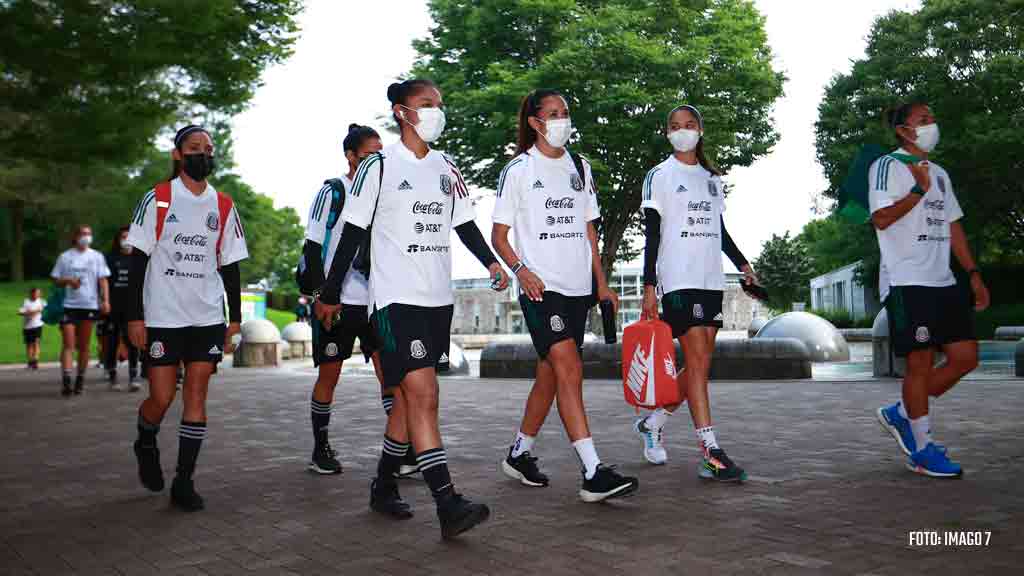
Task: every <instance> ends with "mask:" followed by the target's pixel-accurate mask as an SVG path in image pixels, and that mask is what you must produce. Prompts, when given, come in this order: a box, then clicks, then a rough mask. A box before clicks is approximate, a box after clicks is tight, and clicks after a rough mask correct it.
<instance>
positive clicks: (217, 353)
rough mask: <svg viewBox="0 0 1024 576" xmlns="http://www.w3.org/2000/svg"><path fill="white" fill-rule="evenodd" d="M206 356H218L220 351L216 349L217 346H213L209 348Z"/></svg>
mask: <svg viewBox="0 0 1024 576" xmlns="http://www.w3.org/2000/svg"><path fill="white" fill-rule="evenodd" d="M207 354H209V355H211V356H220V354H221V351H220V348H218V347H217V345H216V344H214V345H213V346H211V347H210V351H209V352H207Z"/></svg>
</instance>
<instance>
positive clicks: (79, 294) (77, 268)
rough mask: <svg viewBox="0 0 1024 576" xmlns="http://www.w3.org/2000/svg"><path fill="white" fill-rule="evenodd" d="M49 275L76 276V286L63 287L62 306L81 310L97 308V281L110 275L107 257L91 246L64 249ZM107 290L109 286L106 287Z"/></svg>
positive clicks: (54, 276)
mask: <svg viewBox="0 0 1024 576" xmlns="http://www.w3.org/2000/svg"><path fill="white" fill-rule="evenodd" d="M50 276H51V277H52V278H54V279H57V278H78V280H79V281H80V282H81V284H79V286H78V288H72V287H71V286H65V287H64V307H65V308H75V309H81V310H99V309H100V297H99V281H100V278H107V277H109V276H110V268H107V259H106V258H104V257H103V254H100V253H99V252H97V251H96V250H93V249H92V248H86V249H85V250H78V249H77V248H71V249H69V250H65V251H64V252H63V253H62V254H61V255H60V256H59V257H58V258H57V263H56V264H54V265H53V270H52V271H51V272H50ZM108 290H109V288H108Z"/></svg>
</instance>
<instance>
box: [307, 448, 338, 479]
mask: <svg viewBox="0 0 1024 576" xmlns="http://www.w3.org/2000/svg"><path fill="white" fill-rule="evenodd" d="M309 469H310V471H312V472H316V473H317V474H324V475H327V474H341V472H342V468H341V462H338V453H337V452H335V451H334V448H331V445H330V444H324V445H323V446H317V447H316V448H314V449H313V457H312V458H311V459H310V461H309Z"/></svg>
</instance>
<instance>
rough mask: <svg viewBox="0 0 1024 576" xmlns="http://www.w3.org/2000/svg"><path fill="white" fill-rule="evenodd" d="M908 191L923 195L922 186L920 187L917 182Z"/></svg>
mask: <svg viewBox="0 0 1024 576" xmlns="http://www.w3.org/2000/svg"><path fill="white" fill-rule="evenodd" d="M910 193H911V194H917V195H918V196H924V195H925V191H924V188H921V187H920V186H918V185H917V184H914V187H913V188H911V189H910Z"/></svg>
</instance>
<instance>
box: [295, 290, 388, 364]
mask: <svg viewBox="0 0 1024 576" xmlns="http://www.w3.org/2000/svg"><path fill="white" fill-rule="evenodd" d="M311 325H312V328H313V366H319V365H321V364H328V363H330V362H341V361H344V360H348V359H349V358H351V357H352V350H353V348H355V345H356V338H359V350H360V351H361V352H362V353H363V357H364V358H365V359H366V361H367V362H369V361H370V357H371V356H373V353H374V352H376V351H377V337H376V335H375V334H374V333H373V328H372V327H371V326H370V319H369V318H367V317H366V306H354V305H351V304H342V306H341V323H339V324H336V325H335V326H334V328H333V329H332V330H330V331H327V330H325V329H324V327H323V325H322V324H320V320H318V319H316V318H313V319H312V321H311Z"/></svg>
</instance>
